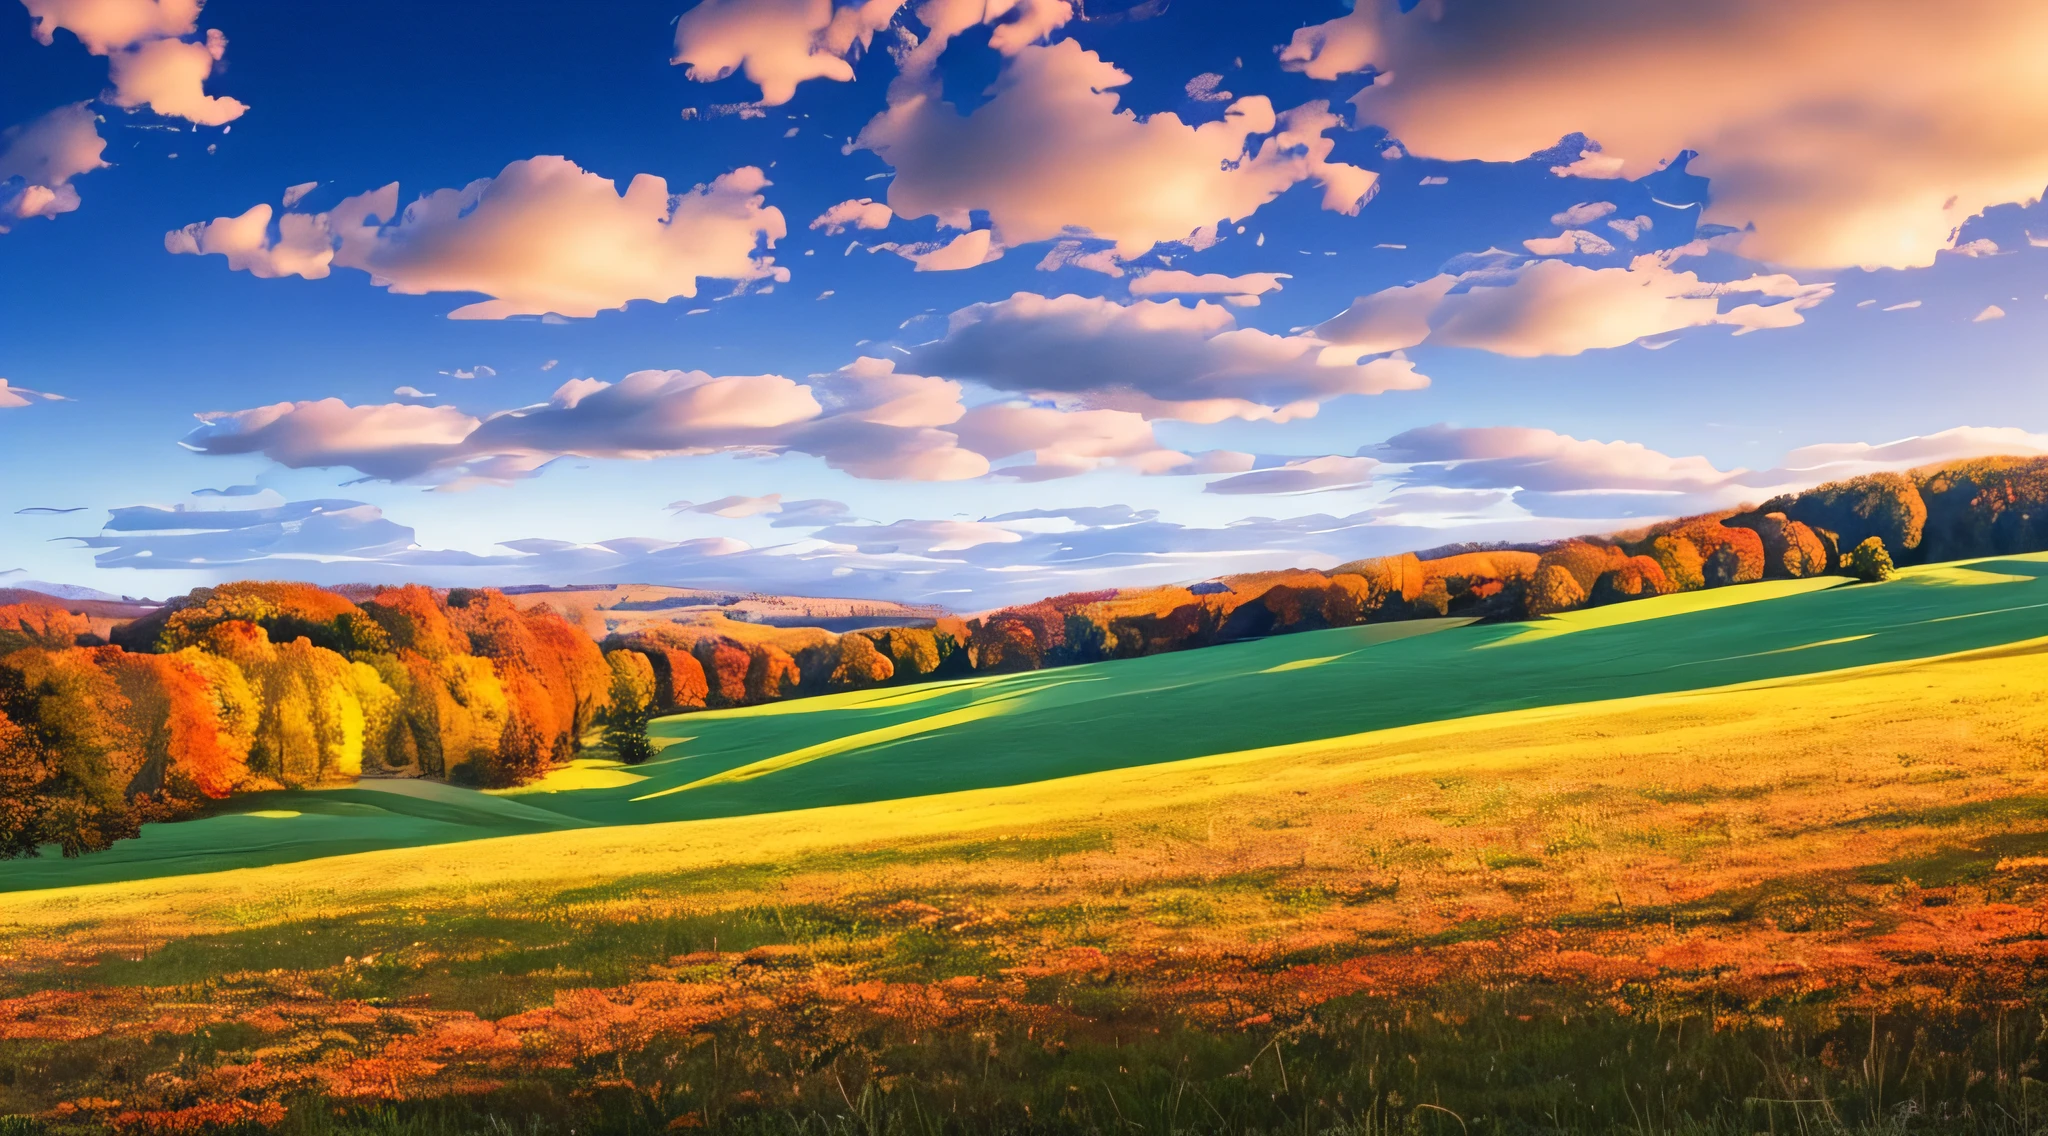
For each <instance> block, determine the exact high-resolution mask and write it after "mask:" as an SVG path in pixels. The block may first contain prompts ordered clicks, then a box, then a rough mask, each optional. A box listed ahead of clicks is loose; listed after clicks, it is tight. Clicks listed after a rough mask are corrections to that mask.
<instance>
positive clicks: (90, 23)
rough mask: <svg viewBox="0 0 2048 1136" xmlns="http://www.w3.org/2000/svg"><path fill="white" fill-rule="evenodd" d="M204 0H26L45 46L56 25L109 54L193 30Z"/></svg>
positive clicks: (31, 28)
mask: <svg viewBox="0 0 2048 1136" xmlns="http://www.w3.org/2000/svg"><path fill="white" fill-rule="evenodd" d="M200 2H201V0H22V3H23V4H24V5H25V6H26V7H27V8H28V16H29V26H28V30H29V34H30V35H32V36H34V37H35V38H36V42H37V43H40V44H42V45H44V46H45V47H47V46H49V45H50V44H52V43H54V42H56V36H55V33H56V31H57V29H58V28H63V29H64V30H66V31H68V32H70V33H71V34H72V35H75V36H77V37H78V40H79V42H80V43H83V44H84V45H85V49H86V50H87V51H90V52H91V53H93V54H94V55H106V54H108V53H110V52H115V51H119V50H121V49H122V48H124V47H131V46H133V45H135V44H138V43H143V42H146V41H148V40H153V39H174V38H176V37H178V36H187V35H191V34H192V33H193V32H194V31H197V30H198V27H199V7H200Z"/></svg>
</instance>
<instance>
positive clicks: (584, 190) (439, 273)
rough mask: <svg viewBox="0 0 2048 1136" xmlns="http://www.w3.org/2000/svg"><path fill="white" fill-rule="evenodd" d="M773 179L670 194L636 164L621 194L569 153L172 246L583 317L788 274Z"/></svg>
mask: <svg viewBox="0 0 2048 1136" xmlns="http://www.w3.org/2000/svg"><path fill="white" fill-rule="evenodd" d="M768 184H769V182H768V179H767V177H766V175H764V174H763V173H762V172H761V171H760V170H759V169H756V168H755V167H752V166H743V167H741V168H739V169H737V170H734V171H733V172H731V173H728V174H724V175H722V176H720V177H718V178H717V179H715V180H714V181H712V182H711V184H709V185H700V186H698V187H696V188H695V189H693V190H691V191H690V192H688V193H679V194H673V195H671V194H670V193H669V192H668V183H667V182H665V181H663V180H662V179H661V178H659V177H656V176H654V175H653V174H639V175H637V176H635V177H634V178H633V180H632V182H631V183H630V184H629V185H628V186H627V187H626V192H625V194H624V195H623V196H622V195H620V193H619V192H618V187H617V186H616V185H615V184H614V183H613V182H612V181H611V180H610V179H609V178H605V177H602V176H600V175H598V174H594V173H590V172H588V171H586V170H583V169H581V168H579V167H578V166H576V164H575V163H573V162H570V161H569V160H568V159H566V158H559V157H538V158H528V159H525V160H522V161H517V162H513V163H511V164H510V165H508V166H506V167H505V168H504V170H503V171H502V172H500V173H499V174H498V176H497V177H495V178H480V179H478V180H476V181H473V182H471V183H469V184H468V185H467V186H464V187H463V188H461V189H441V190H436V191H434V192H433V193H430V194H428V195H427V196H425V197H422V198H420V199H419V200H418V201H415V202H413V203H412V204H411V205H408V206H406V207H405V209H404V211H403V212H400V210H399V207H398V185H397V183H395V182H394V183H392V184H391V185H387V186H385V187H384V188H382V189H378V190H373V191H371V192H369V193H364V194H358V195H356V196H354V197H350V198H347V199H345V200H343V201H342V202H341V203H340V204H339V205H336V206H335V207H334V208H333V209H332V210H329V211H328V212H325V213H316V214H300V213H286V214H284V216H283V217H282V218H281V219H280V220H279V223H278V229H277V231H276V232H275V233H274V234H273V233H272V232H271V230H270V227H269V222H270V218H271V213H270V209H269V206H267V205H259V206H256V207H255V208H254V209H251V210H250V211H248V212H247V213H244V214H242V215H241V216H239V217H232V218H228V217H223V218H217V219H215V220H213V221H210V222H204V223H200V224H194V225H188V226H186V227H185V228H183V229H178V230H174V231H172V232H171V233H168V234H166V235H165V238H164V247H165V248H166V249H168V250H170V251H171V252H174V253H213V252H218V253H221V254H223V255H226V256H227V257H228V263H229V265H230V267H233V268H238V269H239V268H247V269H248V270H249V271H251V272H253V273H255V274H256V275H259V276H280V275H299V276H304V277H306V278H307V279H314V280H317V279H319V278H321V277H324V276H326V275H327V273H328V270H329V266H330V265H335V266H339V267H342V268H357V269H361V270H362V271H364V272H367V273H369V274H370V278H371V282H372V283H374V284H377V285H380V286H383V287H386V288H389V289H390V290H391V291H393V292H396V293H399V294H401V295H408V296H418V295H425V294H427V293H431V292H481V293H483V294H485V295H487V296H490V297H492V299H490V300H486V301H483V302H479V303H473V304H467V305H464V306H463V307H460V308H457V309H456V310H455V311H453V312H451V313H449V317H450V318H451V319H503V318H506V317H508V316H519V315H542V314H549V313H551V314H554V315H561V316H577V317H588V316H594V315H596V314H597V313H598V312H600V311H604V310H607V309H620V308H624V307H625V306H626V305H627V304H628V303H629V302H631V301H633V300H651V301H653V302H655V303H664V302H666V301H668V300H671V299H673V298H675V297H677V296H685V297H688V296H695V295H696V294H697V286H698V282H699V280H701V279H707V278H708V279H719V280H734V281H739V282H741V283H742V284H744V283H746V282H749V281H755V280H764V279H772V280H778V281H780V280H787V279H789V270H788V269H786V268H781V267H778V266H777V265H776V264H775V260H774V257H772V256H769V255H766V254H764V253H762V252H761V251H760V250H759V247H758V246H759V245H760V244H761V243H762V242H764V241H765V242H766V245H767V247H768V248H771V249H772V248H774V247H775V242H776V241H778V240H780V239H781V238H782V237H783V236H785V235H786V233H787V229H786V228H785V226H784V223H783V218H782V212H781V211H780V210H778V209H776V208H774V207H773V206H770V205H768V204H766V201H765V199H764V198H763V197H762V196H761V190H762V189H763V188H765V187H766V186H767V185H768Z"/></svg>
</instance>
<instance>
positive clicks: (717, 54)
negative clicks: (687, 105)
mask: <svg viewBox="0 0 2048 1136" xmlns="http://www.w3.org/2000/svg"><path fill="white" fill-rule="evenodd" d="M902 6H903V0H866V2H865V3H853V4H844V5H835V4H834V3H833V0H703V2H702V3H699V4H698V5H697V6H696V7H694V8H692V9H690V10H689V11H687V12H685V13H683V15H682V18H681V19H679V20H677V21H676V44H675V56H674V58H672V59H671V60H670V62H671V63H677V64H685V65H687V66H688V67H689V72H688V74H689V77H690V78H691V79H693V80H695V81H697V82H699V83H711V82H716V81H717V80H719V79H723V78H725V77H726V76H728V75H731V74H732V73H733V72H735V71H739V72H741V73H742V74H744V75H745V76H746V77H747V79H748V80H749V81H751V82H752V83H754V84H755V85H756V86H758V87H760V88H761V103H762V104H763V105H765V106H781V105H782V104H783V103H786V102H788V101H789V100H790V99H791V98H792V97H793V96H794V95H795V94H796V88H797V84H799V83H802V82H804V81H806V80H809V79H831V80H833V81H835V82H840V83H847V82H851V81H852V80H853V64H852V62H851V60H852V59H854V58H856V57H857V56H858V54H859V53H860V52H862V51H864V50H866V49H867V47H868V45H869V43H871V42H872V41H873V39H874V36H875V33H876V32H878V31H881V30H882V29H883V28H886V27H888V26H889V22H890V20H892V19H894V18H895V15H896V10H897V9H899V8H901V7H902Z"/></svg>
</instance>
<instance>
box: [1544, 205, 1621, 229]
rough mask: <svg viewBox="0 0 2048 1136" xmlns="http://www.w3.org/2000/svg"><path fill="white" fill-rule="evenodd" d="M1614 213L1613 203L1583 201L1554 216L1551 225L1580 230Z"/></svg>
mask: <svg viewBox="0 0 2048 1136" xmlns="http://www.w3.org/2000/svg"><path fill="white" fill-rule="evenodd" d="M1612 212H1614V203H1613V202H1612V201H1581V202H1579V203H1578V204H1577V205H1574V206H1572V207H1571V208H1570V209H1567V210H1565V211H1564V212H1562V213H1556V214H1553V215H1552V216H1551V218H1550V223H1551V224H1553V225H1556V226H1557V227H1558V228H1560V229H1578V228H1583V227H1585V226H1587V225H1590V224H1592V223H1593V222H1595V221H1598V220H1599V219H1600V218H1602V217H1605V216H1607V215H1608V214H1610V213H1612Z"/></svg>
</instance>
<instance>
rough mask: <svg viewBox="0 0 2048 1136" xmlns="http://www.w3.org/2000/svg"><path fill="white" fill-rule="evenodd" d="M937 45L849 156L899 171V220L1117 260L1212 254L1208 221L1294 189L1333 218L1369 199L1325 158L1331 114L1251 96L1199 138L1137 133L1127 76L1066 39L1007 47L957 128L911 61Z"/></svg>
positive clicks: (1358, 178)
mask: <svg viewBox="0 0 2048 1136" xmlns="http://www.w3.org/2000/svg"><path fill="white" fill-rule="evenodd" d="M977 7H978V5H977ZM921 11H922V9H921ZM937 40H938V36H936V35H935V36H934V37H933V40H930V41H927V42H926V44H924V45H921V46H920V47H919V48H918V49H917V51H915V52H912V53H911V55H910V56H907V57H906V59H905V63H904V74H903V75H902V76H901V77H899V78H898V80H897V81H896V83H895V84H894V85H893V86H892V87H891V90H890V96H889V107H888V109H886V110H885V111H883V112H882V113H881V114H879V115H877V116H876V117H875V118H874V119H873V120H872V121H870V122H869V123H868V124H867V126H866V127H864V128H863V129H862V131H861V133H860V136H859V137H858V138H857V139H855V142H854V145H855V147H857V148H861V149H867V150H872V151H874V152H875V154H876V155H878V156H879V157H880V158H881V159H882V160H883V161H885V162H887V163H889V164H890V165H891V166H892V167H894V168H895V170H896V177H895V179H894V181H892V182H891V183H890V187H889V205H890V207H891V208H893V209H894V210H895V212H896V215H897V216H899V217H927V216H932V217H937V218H938V219H939V222H940V223H941V224H943V225H946V226H948V227H951V228H956V229H966V228H968V227H969V225H970V218H971V214H973V213H974V212H976V211H983V212H986V213H987V215H988V217H989V221H990V224H991V225H992V226H993V228H994V230H995V234H994V239H995V241H996V242H997V243H998V244H1001V245H1004V246H1008V247H1015V246H1017V245H1020V244H1028V243H1031V242H1035V241H1043V240H1050V239H1053V238H1056V237H1061V236H1068V235H1088V236H1093V237H1097V238H1100V239H1103V240H1107V241H1110V242H1113V243H1114V244H1115V245H1116V249H1117V252H1118V254H1119V255H1120V256H1122V257H1123V258H1125V259H1128V258H1130V257H1134V256H1137V255H1138V254H1140V253H1143V252H1145V251H1147V250H1148V249H1150V248H1151V247H1152V246H1153V245H1155V244H1158V243H1161V242H1176V241H1194V242H1197V243H1206V242H1208V241H1210V240H1213V239H1214V238H1213V233H1214V226H1215V225H1216V224H1217V223H1218V222H1219V221H1225V220H1228V221H1237V220H1240V219H1242V218H1244V217H1247V216H1250V215H1251V214H1252V213H1253V212H1254V211H1256V210H1257V209H1258V208H1259V207H1260V206H1262V205H1264V204H1265V203H1266V202H1268V201H1271V200H1272V199H1273V198H1274V197H1277V196H1278V195H1279V194H1280V193H1282V192H1283V191H1285V190H1286V189H1288V188H1289V187H1291V186H1293V185H1295V184H1297V183H1299V182H1302V181H1305V180H1310V179H1313V180H1315V181H1317V182H1318V183H1319V184H1321V185H1322V187H1323V189H1324V197H1323V204H1324V207H1325V208H1327V209H1331V210H1335V211H1338V212H1344V213H1355V212H1356V211H1357V209H1358V207H1359V205H1360V203H1361V202H1362V201H1363V200H1364V199H1365V198H1366V197H1367V196H1368V195H1369V194H1370V193H1371V191H1372V188H1373V185H1374V180H1375V175H1373V174H1372V173H1371V172H1370V171H1367V170H1363V169H1360V168H1358V167H1355V166H1350V165H1344V164H1342V163H1332V162H1330V161H1329V160H1328V158H1329V154H1330V152H1331V150H1332V148H1333V147H1334V146H1335V141H1334V140H1333V139H1331V138H1328V137H1326V136H1325V135H1326V133H1327V132H1328V131H1329V130H1330V129H1332V128H1333V127H1336V126H1338V125H1340V120H1339V119H1338V117H1337V116H1335V115H1333V114H1331V113H1329V111H1328V109H1327V106H1326V104H1323V103H1309V104H1306V105H1304V106H1300V107H1296V108H1294V109H1293V110H1290V111H1288V112H1287V113H1285V114H1282V115H1276V114H1275V113H1274V111H1273V106H1272V103H1271V102H1270V101H1268V100H1267V99H1266V98H1264V97H1263V96H1255V97H1251V98H1243V99H1239V100H1237V101H1236V102H1233V103H1232V104H1230V106H1229V108H1228V109H1227V110H1226V111H1225V112H1224V116H1223V118H1221V119H1219V120H1217V121H1214V122H1208V123H1203V124H1201V125H1199V126H1190V125H1188V124H1186V123H1183V122H1182V121H1181V120H1180V119H1179V118H1178V117H1177V116H1175V115H1173V114H1170V113H1160V114H1155V115H1152V116H1151V117H1149V118H1142V119H1141V118H1138V117H1137V116H1135V115H1133V114H1130V113H1129V112H1124V111H1119V110H1118V105H1117V104H1118V96H1117V94H1116V88H1118V87H1121V86H1123V85H1124V84H1125V83H1128V82H1129V81H1130V77H1129V76H1128V75H1126V74H1124V73H1123V72H1122V71H1120V70H1118V69H1117V68H1116V67H1115V66H1114V65H1112V64H1110V63H1107V62H1105V61H1103V60H1102V59H1101V58H1099V57H1098V56H1096V55H1095V54H1094V53H1093V52H1088V51H1084V50H1082V49H1081V47H1080V45H1079V44H1077V43H1075V42H1073V41H1072V40H1064V41H1061V42H1058V43H1054V44H1052V45H1050V46H1046V47H1039V46H1034V45H1031V44H1028V43H1025V44H1021V45H1014V46H1013V50H1011V51H1010V52H1009V53H1008V54H1009V58H1008V60H1007V61H1006V63H1005V64H1004V66H1003V70H1002V73H1001V74H1000V76H999V77H998V78H997V79H996V81H995V84H994V85H993V86H992V87H991V88H990V97H989V99H988V100H987V101H986V102H984V103H982V104H981V105H980V106H978V107H975V108H974V109H973V110H972V111H971V112H969V113H967V114H964V115H963V114H961V113H960V112H959V111H958V110H957V109H956V108H955V107H954V106H953V105H952V104H951V103H948V102H945V101H944V100H943V99H942V98H941V97H940V92H939V88H938V84H937V81H936V79H935V78H933V77H932V76H931V75H930V74H929V73H926V72H924V71H922V70H921V68H923V67H926V66H929V64H928V62H926V61H925V57H923V56H920V55H919V53H921V52H922V53H928V52H929V49H930V47H931V44H932V43H933V42H934V41H937ZM929 58H933V59H935V58H936V57H935V56H930V57H929ZM1262 136H1263V138H1262ZM1261 138H1262V140H1261V141H1258V142H1257V143H1256V144H1254V142H1253V140H1254V139H1261Z"/></svg>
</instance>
